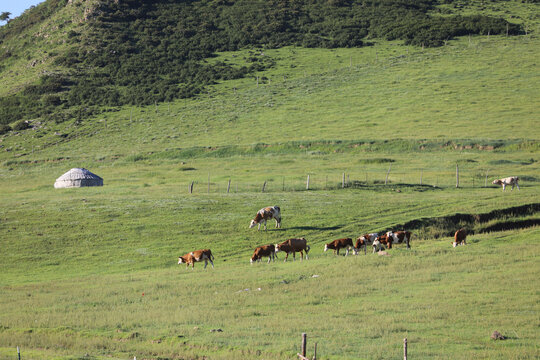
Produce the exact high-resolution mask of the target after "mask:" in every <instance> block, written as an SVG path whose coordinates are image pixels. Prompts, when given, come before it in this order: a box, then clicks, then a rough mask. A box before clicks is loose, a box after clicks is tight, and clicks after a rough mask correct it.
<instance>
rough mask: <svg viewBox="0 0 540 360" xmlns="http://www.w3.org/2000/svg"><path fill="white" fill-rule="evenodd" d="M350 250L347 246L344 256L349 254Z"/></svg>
mask: <svg viewBox="0 0 540 360" xmlns="http://www.w3.org/2000/svg"><path fill="white" fill-rule="evenodd" d="M350 250H351V248H350V247H349V246H347V250H346V251H345V256H347V255H349V251H350Z"/></svg>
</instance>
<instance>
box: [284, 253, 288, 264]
mask: <svg viewBox="0 0 540 360" xmlns="http://www.w3.org/2000/svg"><path fill="white" fill-rule="evenodd" d="M288 257H289V253H288V252H286V253H285V260H283V262H287V258H288Z"/></svg>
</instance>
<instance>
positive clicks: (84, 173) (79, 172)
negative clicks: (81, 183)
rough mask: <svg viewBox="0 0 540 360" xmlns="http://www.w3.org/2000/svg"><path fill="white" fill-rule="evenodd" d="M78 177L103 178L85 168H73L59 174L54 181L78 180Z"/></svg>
mask: <svg viewBox="0 0 540 360" xmlns="http://www.w3.org/2000/svg"><path fill="white" fill-rule="evenodd" d="M80 179H95V180H103V179H102V178H101V177H99V176H97V175H96V174H94V173H92V172H90V171H89V170H87V169H85V168H73V169H71V170H69V171H68V172H67V173H65V174H64V175H62V176H60V177H59V178H58V179H56V181H66V180H80Z"/></svg>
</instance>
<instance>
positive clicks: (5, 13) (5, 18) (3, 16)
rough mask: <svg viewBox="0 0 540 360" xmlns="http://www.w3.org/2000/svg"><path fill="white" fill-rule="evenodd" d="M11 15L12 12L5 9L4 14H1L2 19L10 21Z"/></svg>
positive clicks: (0, 19)
mask: <svg viewBox="0 0 540 360" xmlns="http://www.w3.org/2000/svg"><path fill="white" fill-rule="evenodd" d="M10 15H11V13H10V12H9V11H4V12H3V13H2V14H0V21H5V22H8V21H9V16H10Z"/></svg>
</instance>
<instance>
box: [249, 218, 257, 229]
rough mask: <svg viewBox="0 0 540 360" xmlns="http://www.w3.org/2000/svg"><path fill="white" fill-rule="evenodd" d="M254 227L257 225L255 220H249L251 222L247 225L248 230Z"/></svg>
mask: <svg viewBox="0 0 540 360" xmlns="http://www.w3.org/2000/svg"><path fill="white" fill-rule="evenodd" d="M255 225H257V223H256V222H255V220H251V222H250V223H249V228H250V229H251V228H252V227H254V226H255Z"/></svg>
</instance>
